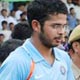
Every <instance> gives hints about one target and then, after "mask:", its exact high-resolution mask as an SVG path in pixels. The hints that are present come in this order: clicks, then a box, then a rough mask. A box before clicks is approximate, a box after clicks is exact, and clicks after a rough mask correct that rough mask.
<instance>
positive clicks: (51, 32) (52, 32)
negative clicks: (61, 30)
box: [45, 29, 57, 38]
mask: <svg viewBox="0 0 80 80" xmlns="http://www.w3.org/2000/svg"><path fill="white" fill-rule="evenodd" d="M45 33H46V35H47V37H49V38H54V37H55V36H56V34H57V31H56V30H54V29H47V30H46V32H45Z"/></svg>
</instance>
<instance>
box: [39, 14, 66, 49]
mask: <svg viewBox="0 0 80 80" xmlns="http://www.w3.org/2000/svg"><path fill="white" fill-rule="evenodd" d="M66 19H67V16H66V15H65V14H56V15H50V19H49V20H47V21H45V23H44V26H43V30H41V31H40V32H39V34H38V35H39V39H40V41H41V43H42V44H43V45H44V46H46V47H48V48H51V47H54V46H58V45H59V44H60V43H61V40H62V36H63V33H64V28H65V25H66V23H67V20H66Z"/></svg>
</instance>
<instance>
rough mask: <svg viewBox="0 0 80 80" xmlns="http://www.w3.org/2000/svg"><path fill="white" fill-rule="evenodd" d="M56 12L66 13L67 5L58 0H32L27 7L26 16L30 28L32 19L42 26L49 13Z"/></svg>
mask: <svg viewBox="0 0 80 80" xmlns="http://www.w3.org/2000/svg"><path fill="white" fill-rule="evenodd" d="M51 2H52V3H51ZM57 3H58V4H57ZM50 4H51V5H50ZM53 5H54V6H53ZM60 6H61V7H60ZM58 13H59V14H60V13H63V14H68V11H67V7H66V6H65V4H64V3H63V2H61V1H60V0H34V2H32V3H30V4H29V5H28V7H27V17H28V21H29V24H30V27H31V28H32V26H31V22H32V20H37V21H39V23H40V25H41V26H42V27H43V25H44V22H45V21H46V20H49V18H50V15H53V14H54V15H55V14H58ZM42 27H41V28H42ZM32 30H33V29H32Z"/></svg>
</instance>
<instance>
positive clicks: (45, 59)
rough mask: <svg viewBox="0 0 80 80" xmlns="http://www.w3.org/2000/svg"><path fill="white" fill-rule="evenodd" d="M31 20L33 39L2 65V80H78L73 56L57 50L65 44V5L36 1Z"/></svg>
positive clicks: (30, 9) (55, 0)
mask: <svg viewBox="0 0 80 80" xmlns="http://www.w3.org/2000/svg"><path fill="white" fill-rule="evenodd" d="M27 16H28V20H29V23H30V27H32V36H31V38H30V39H27V40H26V42H25V43H24V44H23V46H22V47H19V48H17V49H16V50H15V51H14V52H13V53H14V54H11V55H10V56H9V57H8V58H7V59H6V61H5V62H4V63H3V64H2V66H1V69H0V80H29V78H30V80H74V77H73V74H72V70H71V65H70V58H69V56H68V55H67V53H65V52H64V51H62V50H60V49H58V48H54V47H55V46H58V44H59V43H60V42H61V40H62V35H63V33H64V28H65V25H66V23H67V21H66V19H67V8H66V6H65V4H64V3H63V2H62V1H60V0H34V1H33V2H32V3H31V4H29V6H28V9H27ZM32 63H33V64H34V67H33V68H32V66H33V65H32ZM13 64H14V65H13ZM9 69H10V70H9ZM30 71H32V75H31V74H30ZM30 75H31V76H30ZM29 76H30V77H29Z"/></svg>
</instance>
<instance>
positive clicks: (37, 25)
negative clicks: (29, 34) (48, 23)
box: [32, 20, 40, 32]
mask: <svg viewBox="0 0 80 80" xmlns="http://www.w3.org/2000/svg"><path fill="white" fill-rule="evenodd" d="M32 28H33V30H34V32H39V31H40V23H39V22H38V21H37V20H33V21H32Z"/></svg>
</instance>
